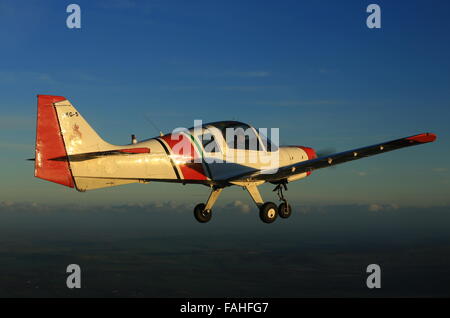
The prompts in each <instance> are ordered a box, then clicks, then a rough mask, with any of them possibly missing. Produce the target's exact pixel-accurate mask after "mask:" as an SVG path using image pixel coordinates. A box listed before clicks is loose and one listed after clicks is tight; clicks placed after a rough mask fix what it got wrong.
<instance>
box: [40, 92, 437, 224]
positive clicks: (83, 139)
mask: <svg viewBox="0 0 450 318" xmlns="http://www.w3.org/2000/svg"><path fill="white" fill-rule="evenodd" d="M230 130H231V131H234V135H231V136H232V138H228V137H229V135H228V132H229V131H230ZM434 140H436V135H434V134H432V133H423V134H419V135H415V136H411V137H405V138H400V139H396V140H392V141H387V142H383V143H379V144H376V145H372V146H367V147H361V148H357V149H353V150H349V151H344V152H340V153H334V154H328V155H324V156H317V154H316V152H315V150H314V149H312V148H309V147H304V146H284V147H278V146H277V145H276V144H274V143H272V142H270V141H269V140H268V138H267V137H265V135H263V134H260V133H259V132H258V131H257V130H256V129H255V128H253V127H251V126H249V125H247V124H244V123H240V122H236V121H222V122H215V123H210V124H204V125H201V126H199V127H194V128H191V129H186V130H181V131H177V132H173V133H171V134H167V135H162V134H161V136H159V137H155V138H151V139H147V140H143V141H141V142H137V140H136V139H135V138H133V140H132V143H131V144H129V145H125V146H116V145H112V144H109V143H107V142H105V141H104V140H103V139H102V138H100V137H99V135H98V134H97V133H96V132H95V131H94V130H93V129H92V128H91V126H89V124H88V123H87V122H86V121H85V120H84V118H83V117H82V116H81V114H80V113H79V112H78V111H77V110H76V109H75V107H73V106H72V104H71V103H70V102H69V101H68V100H67V99H66V98H64V97H61V96H52V95H38V113H37V131H36V157H35V159H34V160H35V176H36V177H38V178H41V179H44V180H48V181H52V182H55V183H58V184H61V185H65V186H68V187H71V188H76V189H77V190H78V191H86V190H92V189H98V188H105V187H112V186H117V185H123V184H128V183H148V182H151V181H160V182H177V183H182V184H203V185H206V186H208V187H210V188H211V194H210V196H209V198H208V200H207V201H206V203H200V204H198V205H197V206H196V207H195V208H194V216H195V218H196V219H197V221H199V222H201V223H204V222H208V221H209V220H210V219H211V215H212V214H211V211H212V207H213V205H214V203H215V202H216V200H217V198H218V197H219V195H220V193H221V192H222V190H223V189H224V188H225V187H228V186H232V185H237V186H241V187H244V188H245V189H246V190H247V191H248V193H249V194H250V196H251V198H252V199H253V201H254V202H255V203H256V205H257V206H258V208H259V211H260V213H259V214H260V218H261V220H262V221H263V222H265V223H272V222H273V221H275V219H276V218H277V216H278V215H279V216H280V217H282V218H287V217H289V216H290V215H291V206H290V205H289V204H288V202H287V200H286V199H285V197H284V195H283V189H284V190H286V189H287V187H286V184H287V183H288V182H291V181H295V180H299V179H302V178H305V177H307V176H309V175H310V174H311V172H312V171H313V170H316V169H320V168H325V167H331V166H333V165H336V164H340V163H344V162H347V161H352V160H357V159H361V158H365V157H369V156H372V155H377V154H381V153H385V152H388V151H391V150H395V149H400V148H403V147H409V146H415V145H420V144H424V143H428V142H433V141H434ZM230 154H231V155H230ZM266 182H270V183H272V184H274V185H276V188H275V190H277V191H278V195H279V199H280V201H282V203H281V204H280V205H279V206H277V205H276V204H275V203H272V202H264V201H263V199H262V198H261V195H260V193H259V191H258V188H257V187H258V186H259V185H261V184H263V183H266ZM275 190H274V191H275Z"/></svg>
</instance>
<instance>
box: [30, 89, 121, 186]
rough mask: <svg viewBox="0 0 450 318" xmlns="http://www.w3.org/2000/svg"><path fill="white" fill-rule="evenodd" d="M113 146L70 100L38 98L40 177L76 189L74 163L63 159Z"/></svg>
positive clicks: (37, 151) (37, 142) (37, 158)
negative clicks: (71, 164)
mask: <svg viewBox="0 0 450 318" xmlns="http://www.w3.org/2000/svg"><path fill="white" fill-rule="evenodd" d="M111 147H113V146H112V145H110V144H108V143H106V142H105V141H104V140H103V139H101V138H100V137H99V136H98V134H97V133H96V132H95V131H94V130H93V129H92V128H91V126H89V124H88V123H87V122H86V121H85V120H84V118H83V117H82V116H81V115H80V113H78V111H77V110H76V109H75V107H73V106H72V104H71V103H70V102H69V101H68V100H67V99H66V98H64V97H62V96H52V95H38V113H37V129H36V162H35V176H36V177H38V178H41V179H44V180H48V181H52V182H55V183H59V184H62V185H65V186H68V187H71V188H73V187H74V185H75V184H74V178H73V175H72V171H71V169H70V163H69V161H68V160H60V158H66V157H67V156H68V155H74V154H79V153H86V152H94V151H102V150H105V149H111ZM55 159H59V160H55Z"/></svg>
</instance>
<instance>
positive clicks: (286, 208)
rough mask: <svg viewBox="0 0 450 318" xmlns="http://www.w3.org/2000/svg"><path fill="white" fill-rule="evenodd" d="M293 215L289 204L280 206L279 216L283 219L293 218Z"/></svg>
mask: <svg viewBox="0 0 450 318" xmlns="http://www.w3.org/2000/svg"><path fill="white" fill-rule="evenodd" d="M291 213H292V208H291V205H290V204H289V203H288V204H286V203H284V202H283V203H281V204H280V205H279V206H278V215H279V216H280V217H281V218H283V219H287V218H288V217H290V216H291Z"/></svg>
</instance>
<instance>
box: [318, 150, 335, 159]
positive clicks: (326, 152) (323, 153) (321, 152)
mask: <svg viewBox="0 0 450 318" xmlns="http://www.w3.org/2000/svg"><path fill="white" fill-rule="evenodd" d="M334 153H336V149H335V148H322V149H319V150H317V151H316V154H317V157H318V158H320V157H326V156H329V155H332V154H334Z"/></svg>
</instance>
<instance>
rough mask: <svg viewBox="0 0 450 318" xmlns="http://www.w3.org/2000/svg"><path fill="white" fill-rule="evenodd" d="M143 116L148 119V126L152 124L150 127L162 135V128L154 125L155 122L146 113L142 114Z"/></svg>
mask: <svg viewBox="0 0 450 318" xmlns="http://www.w3.org/2000/svg"><path fill="white" fill-rule="evenodd" d="M144 118H145V119H146V120H147V121H148V123H149V124H150V126H152V127H153V128H154V129H155V130H156V131H157V133H158V134H159V135H160V136H164V134H163V132H162V130H161V129H159V128H158V126H156V124H155V123H154V122H153V120H151V119H150V118H149V116H148V114H144Z"/></svg>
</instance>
